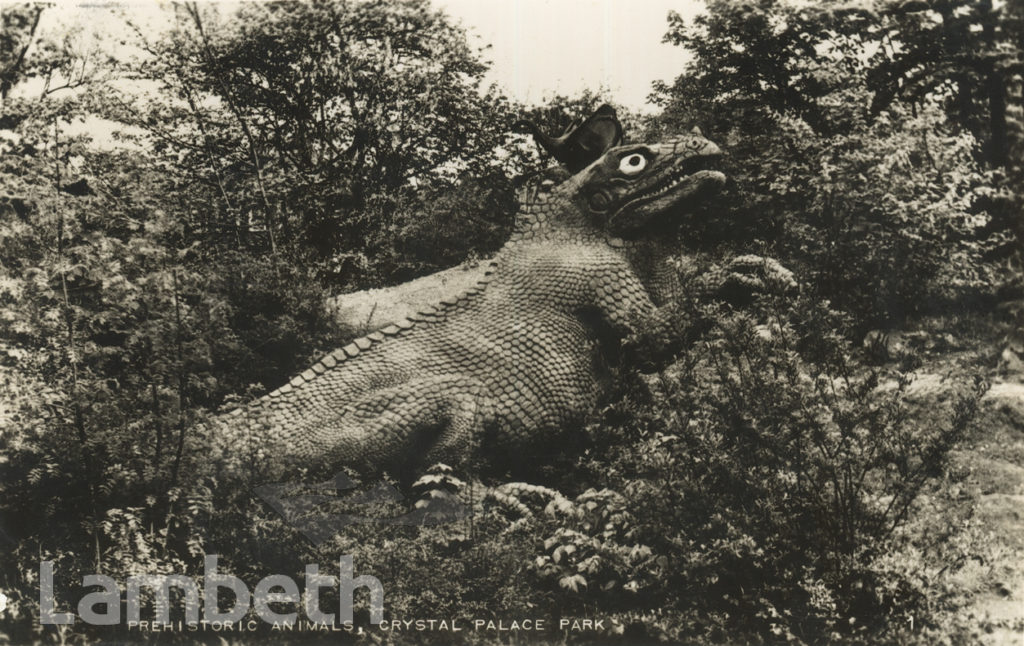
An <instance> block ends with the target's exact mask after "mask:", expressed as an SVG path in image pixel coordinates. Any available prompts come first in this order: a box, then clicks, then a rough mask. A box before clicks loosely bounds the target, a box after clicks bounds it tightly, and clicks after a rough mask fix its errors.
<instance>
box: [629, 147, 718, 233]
mask: <svg viewBox="0 0 1024 646" xmlns="http://www.w3.org/2000/svg"><path fill="white" fill-rule="evenodd" d="M717 162H718V155H696V156H694V157H690V158H689V159H686V160H684V161H682V162H680V163H679V164H678V165H676V166H675V167H673V168H672V169H671V170H670V171H669V172H668V173H666V175H665V176H664V177H662V178H661V179H659V180H658V181H657V182H655V183H654V184H653V185H652V186H651V187H650V188H648V189H647V190H645V191H644V192H643V193H641V194H640V195H638V196H636V197H634V198H633V199H631V200H629V201H628V202H626V203H624V204H622V205H621V206H620V207H619V208H618V209H616V211H615V214H614V215H613V216H612V219H614V218H616V217H617V216H618V215H619V214H621V213H624V212H635V211H638V210H647V208H646V207H648V205H650V206H654V207H656V208H657V209H659V210H660V209H665V208H668V207H669V206H672V205H674V204H675V203H676V202H678V201H680V200H682V199H684V198H690V199H691V200H692V201H693V202H694V203H695V202H697V201H699V200H701V199H703V198H705V197H708V196H710V195H713V194H715V193H717V192H718V189H720V188H721V187H722V185H723V184H724V183H725V174H724V173H722V172H721V171H719V170H717Z"/></svg>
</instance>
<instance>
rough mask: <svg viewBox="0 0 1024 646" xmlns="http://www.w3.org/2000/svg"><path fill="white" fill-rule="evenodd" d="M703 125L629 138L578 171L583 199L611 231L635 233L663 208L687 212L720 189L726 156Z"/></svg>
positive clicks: (578, 196) (581, 203) (575, 179)
mask: <svg viewBox="0 0 1024 646" xmlns="http://www.w3.org/2000/svg"><path fill="white" fill-rule="evenodd" d="M721 155H722V151H721V150H719V148H718V146H716V145H715V144H714V143H712V142H711V141H708V140H707V139H705V138H704V137H703V136H702V135H701V134H700V131H699V130H696V129H695V130H694V132H692V133H690V134H687V135H682V136H679V137H676V138H674V139H670V140H668V141H664V142H662V143H659V144H629V145H625V146H617V147H615V148H612V149H610V150H608V151H607V152H605V153H604V155H602V156H601V157H600V158H599V159H598V160H597V161H595V162H593V163H592V164H590V165H589V166H587V167H586V168H584V169H583V170H582V171H580V172H579V173H577V174H576V175H575V176H574V177H573V178H572V179H571V180H569V182H567V184H571V185H573V187H572V188H573V189H575V192H576V202H577V205H578V206H579V207H580V208H581V209H582V210H583V211H584V212H585V213H586V214H587V215H588V216H590V217H591V219H592V220H593V221H595V222H602V223H603V228H605V229H606V230H607V231H608V232H609V233H612V234H613V235H616V236H621V237H633V236H635V235H636V234H638V233H639V232H640V231H642V230H644V229H645V228H647V226H648V225H649V224H650V223H651V221H652V220H653V219H655V218H657V217H658V216H659V215H661V214H667V213H669V212H670V213H672V214H682V213H685V212H687V211H688V210H689V209H691V208H692V207H693V206H696V205H697V204H698V203H700V202H701V201H703V200H705V199H707V198H708V197H710V196H712V195H715V194H716V193H718V191H719V189H721V187H722V185H723V184H725V174H724V173H722V172H720V171H718V170H716V169H715V168H714V166H715V163H716V161H717V159H718V158H719V157H721Z"/></svg>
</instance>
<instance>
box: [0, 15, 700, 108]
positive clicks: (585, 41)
mask: <svg viewBox="0 0 1024 646" xmlns="http://www.w3.org/2000/svg"><path fill="white" fill-rule="evenodd" d="M3 1H5V0H0V2H3ZM161 4H164V5H165V6H166V4H167V3H165V2H160V1H158V0H146V1H145V2H142V1H139V0H134V1H132V2H127V3H121V5H120V7H119V10H112V8H111V3H105V2H98V1H95V0H91V1H89V2H74V1H70V0H59V1H58V2H57V3H56V6H54V7H53V8H51V9H49V10H48V11H47V12H44V21H45V22H44V26H45V27H47V28H48V29H52V30H54V31H58V32H59V31H60V30H61V29H64V28H67V27H69V26H80V27H83V28H84V29H86V30H88V31H94V30H95V31H99V32H102V33H105V34H106V36H107V37H113V38H115V39H119V32H120V35H122V36H123V35H127V32H126V31H125V27H124V26H123V21H122V20H121V19H120V18H118V16H117V14H118V13H123V14H124V15H126V16H129V17H130V18H131V19H132V20H133V22H135V23H136V24H138V25H139V26H141V27H143V28H144V29H146V30H159V29H161V28H162V27H164V26H167V25H168V20H167V14H165V13H163V12H162V11H161V9H160V5H161ZM433 5H434V6H436V7H439V8H442V9H444V10H445V11H446V12H447V13H448V14H449V15H450V16H452V17H453V18H454V19H455V20H456V21H458V22H460V23H461V24H462V25H463V27H465V28H466V29H467V31H468V32H469V34H470V37H471V41H473V42H474V43H475V44H476V45H479V46H483V45H490V48H488V49H487V50H486V51H485V52H484V58H485V59H487V60H489V61H491V63H492V67H491V71H490V72H489V74H488V76H487V78H486V80H487V81H488V83H490V82H495V83H497V84H498V85H499V86H500V87H502V88H503V89H504V90H505V92H506V93H507V94H508V95H510V96H511V97H513V98H515V99H518V100H520V101H522V102H524V103H540V102H542V101H544V100H545V99H546V98H548V97H550V96H552V95H554V94H556V93H558V94H564V95H570V96H572V95H575V94H578V93H579V92H580V91H582V90H583V89H585V88H589V89H592V90H598V89H600V88H604V89H606V90H607V91H608V93H607V94H606V95H605V96H606V97H607V98H609V99H610V100H612V101H613V102H615V103H619V104H622V105H625V106H627V107H629V108H631V109H633V110H637V111H644V112H647V111H650V110H651V109H652V108H651V107H650V106H647V105H645V103H646V98H647V95H648V94H649V93H650V91H651V83H652V82H653V81H654V80H655V79H662V80H671V79H673V78H675V77H676V76H678V75H679V73H680V72H681V71H682V66H683V64H684V63H685V62H686V58H687V57H686V53H685V52H683V51H682V50H681V49H680V48H678V47H673V46H671V45H667V44H663V43H662V42H661V39H662V37H663V36H664V34H665V31H666V29H667V27H668V22H667V16H668V12H669V10H675V11H677V12H678V13H679V14H681V15H682V16H683V17H684V18H692V17H693V16H694V15H695V14H696V13H697V12H698V11H700V10H701V8H702V6H703V5H702V3H701V2H699V0H675V1H672V0H433ZM225 9H229V8H228V7H225Z"/></svg>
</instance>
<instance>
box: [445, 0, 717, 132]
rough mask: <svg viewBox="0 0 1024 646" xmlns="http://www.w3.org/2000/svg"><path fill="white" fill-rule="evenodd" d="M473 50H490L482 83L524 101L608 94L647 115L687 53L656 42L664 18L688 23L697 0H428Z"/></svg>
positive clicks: (696, 8) (664, 27) (700, 5)
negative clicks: (661, 83) (658, 84)
mask: <svg viewBox="0 0 1024 646" xmlns="http://www.w3.org/2000/svg"><path fill="white" fill-rule="evenodd" d="M434 6H437V7H440V8H442V9H444V10H445V11H446V12H447V13H448V14H449V15H451V16H452V17H453V18H455V19H456V20H459V21H461V22H462V24H463V26H464V27H466V28H467V30H468V31H469V32H470V34H471V36H472V35H475V36H476V39H477V40H476V42H477V44H479V45H486V44H489V45H491V48H490V49H488V50H487V51H486V52H485V53H484V57H485V58H487V59H489V60H490V61H492V66H491V70H490V72H489V73H488V75H487V81H493V82H495V83H497V84H498V85H499V86H500V87H502V88H503V89H504V90H505V91H506V92H507V93H508V94H509V95H510V96H512V97H513V98H514V99H517V100H519V101H522V102H524V103H532V104H536V103H542V102H543V101H544V99H545V98H547V97H549V96H551V95H553V94H556V93H557V94H565V95H570V96H572V95H576V94H579V93H580V92H582V91H583V90H584V89H591V90H598V89H601V88H604V89H606V90H608V91H609V97H610V98H611V99H612V100H614V101H615V102H617V103H621V104H623V105H625V106H627V107H629V108H631V109H634V110H640V111H644V112H648V111H650V110H652V106H649V105H647V104H646V101H647V95H648V94H650V92H651V84H652V83H653V82H654V81H655V80H666V81H671V80H672V79H674V78H675V77H677V76H679V74H681V73H682V71H683V66H684V65H685V64H686V62H687V60H689V56H688V54H687V53H686V52H685V51H684V50H682V49H681V48H679V47H673V46H672V45H668V44H665V43H662V42H661V39H662V37H663V36H664V35H665V32H666V31H667V30H668V12H669V11H670V10H674V11H676V12H677V13H679V14H680V15H681V16H683V18H684V19H687V20H688V21H689V20H692V19H693V17H694V16H696V15H697V14H698V13H700V12H701V11H702V10H703V3H701V2H699V1H698V0H676V1H671V0H434Z"/></svg>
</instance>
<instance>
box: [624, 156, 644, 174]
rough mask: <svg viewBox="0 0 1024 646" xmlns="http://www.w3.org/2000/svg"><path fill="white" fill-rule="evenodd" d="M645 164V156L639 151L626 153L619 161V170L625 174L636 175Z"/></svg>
mask: <svg viewBox="0 0 1024 646" xmlns="http://www.w3.org/2000/svg"><path fill="white" fill-rule="evenodd" d="M646 166H647V158H646V157H644V156H643V155H641V154H639V153H633V154H632V155H626V156H625V157H623V158H622V161H620V162H619V170H620V171H621V172H623V173H625V174H626V175H636V174H637V173H639V172H640V171H642V170H643V169H644V168H645V167H646Z"/></svg>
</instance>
